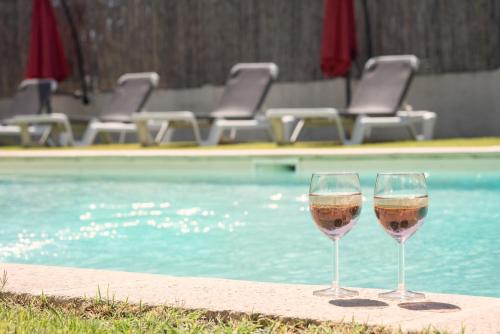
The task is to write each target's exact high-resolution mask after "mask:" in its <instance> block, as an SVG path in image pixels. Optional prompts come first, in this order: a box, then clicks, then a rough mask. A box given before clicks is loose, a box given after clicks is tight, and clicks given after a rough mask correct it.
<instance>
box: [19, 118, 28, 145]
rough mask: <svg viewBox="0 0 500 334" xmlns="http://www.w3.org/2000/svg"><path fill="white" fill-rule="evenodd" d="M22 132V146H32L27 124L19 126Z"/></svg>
mask: <svg viewBox="0 0 500 334" xmlns="http://www.w3.org/2000/svg"><path fill="white" fill-rule="evenodd" d="M19 128H20V130H21V145H22V146H24V147H29V146H31V136H30V132H29V125H28V124H26V123H22V124H19Z"/></svg>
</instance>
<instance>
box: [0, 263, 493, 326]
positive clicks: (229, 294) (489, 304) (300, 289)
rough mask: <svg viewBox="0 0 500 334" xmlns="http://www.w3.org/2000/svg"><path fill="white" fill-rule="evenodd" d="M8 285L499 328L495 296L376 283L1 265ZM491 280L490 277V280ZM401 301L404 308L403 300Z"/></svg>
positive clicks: (372, 320)
mask: <svg viewBox="0 0 500 334" xmlns="http://www.w3.org/2000/svg"><path fill="white" fill-rule="evenodd" d="M4 269H5V270H7V278H8V283H7V286H6V289H7V290H8V291H11V292H18V293H30V294H35V295H38V294H41V293H42V291H43V293H44V294H47V295H53V296H66V297H82V296H87V297H94V296H96V293H97V288H98V287H100V290H101V294H102V295H104V296H106V295H109V297H110V298H112V297H113V296H114V297H115V298H117V299H120V300H124V299H125V298H128V300H129V301H130V302H139V301H142V302H143V303H146V304H152V305H155V304H156V305H157V304H167V305H173V306H180V307H184V308H189V309H191V308H196V309H200V308H201V309H208V310H214V311H227V310H231V311H237V312H247V313H250V312H256V313H262V314H267V315H279V316H286V317H297V318H305V319H317V320H333V321H341V320H345V321H351V320H352V319H353V318H354V319H355V320H356V321H358V322H367V323H369V324H380V325H388V326H394V327H395V328H398V327H401V328H402V329H403V330H420V329H423V328H427V327H428V326H432V327H435V328H438V329H441V330H448V331H450V332H451V333H457V332H460V331H461V329H462V327H464V328H465V330H466V333H500V298H486V297H472V296H460V295H445V294H431V293H428V294H427V297H428V299H427V300H426V301H424V302H419V303H410V304H407V305H399V306H398V305H397V303H392V302H389V303H385V302H384V301H381V300H379V299H378V298H377V293H378V292H379V291H378V290H373V289H358V290H359V292H360V296H359V297H358V298H357V299H351V300H338V301H332V300H330V299H329V298H322V297H315V296H313V295H312V291H313V290H315V289H317V288H319V287H318V286H312V285H296V284H274V283H259V282H247V281H233V280H224V279H207V278H192V277H189V278H180V277H171V276H162V275H151V274H141V273H128V272H116V271H105V270H90V269H74V268H65V267H49V266H35V265H19V264H0V271H1V270H4ZM492 284H493V282H492ZM401 306H404V307H405V308H403V307H401Z"/></svg>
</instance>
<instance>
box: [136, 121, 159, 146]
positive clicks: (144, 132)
mask: <svg viewBox="0 0 500 334" xmlns="http://www.w3.org/2000/svg"><path fill="white" fill-rule="evenodd" d="M135 126H136V127H137V137H138V139H139V143H141V145H142V146H151V145H154V144H155V143H156V142H157V141H156V138H155V139H154V140H153V137H151V133H150V132H149V127H148V121H147V120H136V121H135ZM160 130H161V129H160Z"/></svg>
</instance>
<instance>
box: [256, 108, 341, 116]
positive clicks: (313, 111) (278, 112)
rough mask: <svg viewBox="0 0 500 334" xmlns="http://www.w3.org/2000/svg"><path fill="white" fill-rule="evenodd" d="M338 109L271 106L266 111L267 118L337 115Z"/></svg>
mask: <svg viewBox="0 0 500 334" xmlns="http://www.w3.org/2000/svg"><path fill="white" fill-rule="evenodd" d="M338 115H339V110H338V109H335V108H273V109H268V110H267V111H266V117H267V118H282V117H285V116H293V117H297V118H314V117H322V118H323V117H328V116H332V117H337V116H338Z"/></svg>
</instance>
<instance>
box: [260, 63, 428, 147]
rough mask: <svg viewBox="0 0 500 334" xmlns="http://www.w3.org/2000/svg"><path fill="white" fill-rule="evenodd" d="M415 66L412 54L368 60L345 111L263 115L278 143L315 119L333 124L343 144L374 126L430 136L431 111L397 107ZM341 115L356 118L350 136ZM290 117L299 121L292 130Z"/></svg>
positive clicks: (293, 136)
mask: <svg viewBox="0 0 500 334" xmlns="http://www.w3.org/2000/svg"><path fill="white" fill-rule="evenodd" d="M418 65H419V60H418V58H417V57H415V56H413V55H401V56H381V57H375V58H371V59H369V60H368V61H367V63H366V65H365V68H364V71H363V75H362V77H361V80H360V82H359V84H358V86H357V88H356V91H355V93H354V96H353V99H352V102H351V104H350V105H349V107H348V108H347V110H345V111H340V110H338V109H335V108H275V109H269V110H268V111H267V112H266V116H267V118H268V119H269V120H270V121H271V124H272V125H273V133H274V136H275V140H276V141H277V142H279V143H287V142H295V141H296V140H297V139H298V137H299V135H300V132H301V131H302V129H303V128H304V127H305V126H307V125H308V124H310V123H315V122H318V121H320V122H321V121H323V122H325V123H326V124H328V125H330V126H332V125H335V126H336V127H337V132H338V136H339V139H340V141H341V142H342V143H344V144H360V143H362V142H363V140H364V139H365V137H367V136H369V135H370V133H371V130H372V129H373V128H388V127H404V128H406V129H408V131H409V133H410V135H411V136H412V137H414V138H415V139H416V140H428V139H432V136H433V132H434V124H435V120H436V114H435V113H434V112H431V111H422V110H420V111H412V110H403V111H402V110H400V107H401V105H402V102H403V100H404V98H405V96H406V93H407V91H408V88H409V86H410V84H411V81H412V79H413V76H414V74H415V72H416V71H417V70H418ZM341 116H343V117H355V119H356V120H355V123H354V127H353V129H352V132H351V136H350V139H347V138H346V136H345V134H344V128H343V126H342V119H341ZM292 119H295V120H299V121H298V123H297V125H296V126H295V128H294V129H293V131H288V128H287V124H290V123H291V122H290V121H291V120H292ZM417 127H420V131H417ZM290 132H291V133H290Z"/></svg>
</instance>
